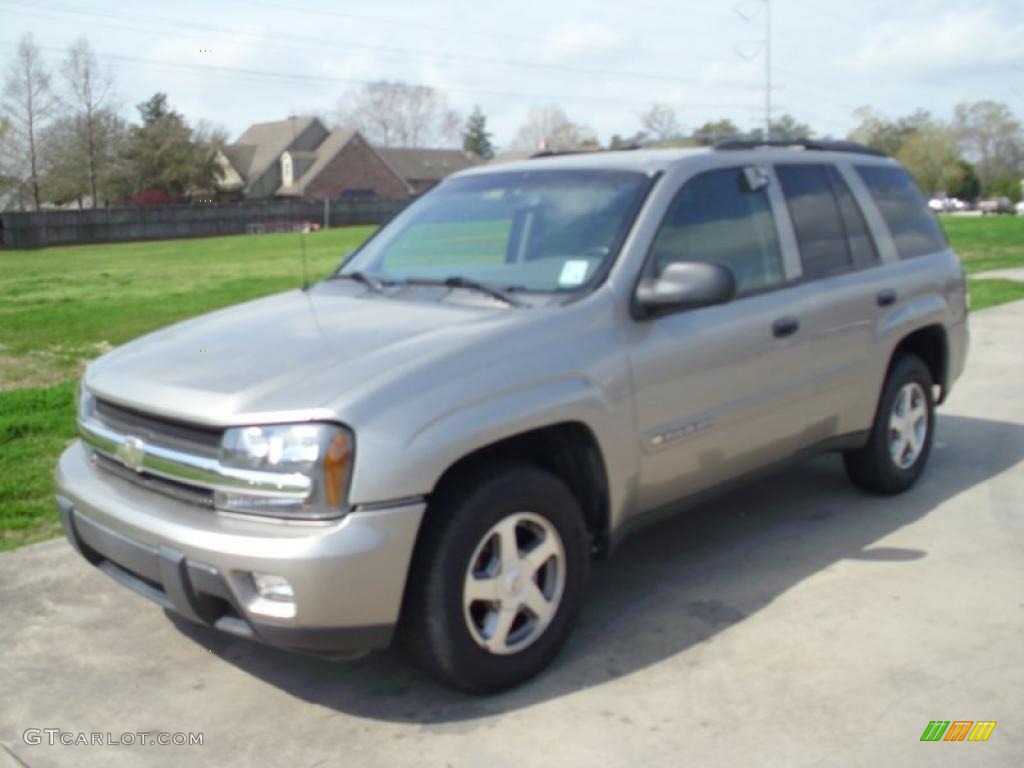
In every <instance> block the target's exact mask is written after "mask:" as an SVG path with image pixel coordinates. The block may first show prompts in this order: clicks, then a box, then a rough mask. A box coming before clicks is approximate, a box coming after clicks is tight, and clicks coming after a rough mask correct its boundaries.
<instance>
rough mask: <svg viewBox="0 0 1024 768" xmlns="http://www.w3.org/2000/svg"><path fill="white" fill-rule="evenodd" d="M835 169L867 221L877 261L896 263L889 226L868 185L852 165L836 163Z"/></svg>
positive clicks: (894, 245) (893, 243)
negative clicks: (876, 253) (873, 241)
mask: <svg viewBox="0 0 1024 768" xmlns="http://www.w3.org/2000/svg"><path fill="white" fill-rule="evenodd" d="M835 167H836V170H837V171H839V175H840V176H842V178H843V181H845V182H846V186H848V187H849V188H850V192H852V193H853V198H854V200H856V201H857V204H858V205H859V206H860V210H861V213H863V214H864V218H865V219H866V220H867V224H868V229H870V230H871V235H872V236H873V237H874V239H875V247H876V248H877V249H878V256H879V259H880V260H881V262H882V263H883V264H894V263H896V262H898V261H899V260H900V257H899V254H898V253H897V251H896V243H895V241H894V240H893V238H892V233H891V232H890V231H889V225H888V224H886V223H885V219H883V218H882V213H881V211H879V210H878V206H877V205H876V204H875V199H874V198H873V197H872V196H871V192H870V191H869V190H868V185H867V184H865V183H864V180H863V179H862V178H861V177H860V174H859V173H857V172H856V170H855V169H854V167H853V164H852V163H849V162H845V163H836V164H835Z"/></svg>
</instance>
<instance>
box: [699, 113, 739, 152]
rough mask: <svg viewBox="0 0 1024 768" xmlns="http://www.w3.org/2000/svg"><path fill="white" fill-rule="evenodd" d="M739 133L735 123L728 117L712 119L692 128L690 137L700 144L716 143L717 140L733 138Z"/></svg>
mask: <svg viewBox="0 0 1024 768" xmlns="http://www.w3.org/2000/svg"><path fill="white" fill-rule="evenodd" d="M739 134H740V129H739V128H737V127H736V123H734V122H733V121H732V120H729V119H728V118H725V119H722V120H713V121H710V122H707V123H704V125H702V126H700V127H699V128H697V129H696V130H694V132H693V134H692V136H691V139H692V140H693V141H694V142H695V143H697V144H699V145H702V146H707V145H710V144H717V143H718V142H719V141H726V140H728V139H735V138H736V137H737V136H739Z"/></svg>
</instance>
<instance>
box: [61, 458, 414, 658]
mask: <svg viewBox="0 0 1024 768" xmlns="http://www.w3.org/2000/svg"><path fill="white" fill-rule="evenodd" d="M56 483H57V489H58V496H57V504H58V507H59V509H60V513H61V521H62V523H63V525H64V530H65V533H66V534H67V536H68V539H69V540H70V541H71V543H72V545H73V546H74V547H75V548H76V549H77V550H78V551H79V552H80V553H81V554H82V555H83V557H85V559H86V560H88V561H89V562H90V563H92V564H93V565H95V566H97V567H98V568H99V569H100V570H102V571H103V572H104V573H106V574H107V575H109V576H111V577H112V578H114V579H115V580H117V581H118V582H120V583H121V584H123V585H125V586H128V587H130V588H132V589H134V590H135V591H136V592H138V593H139V594H141V595H143V596H145V597H147V598H149V599H151V600H153V601H154V602H157V603H159V604H160V605H162V606H164V607H165V608H167V609H170V610H172V611H174V612H176V613H178V614H180V615H182V616H184V617H185V618H188V619H190V620H192V621H195V622H198V623H202V624H206V625H209V626H212V627H215V628H217V629H220V630H223V631H225V632H229V633H231V634H234V635H239V636H242V637H246V638H250V639H252V640H256V641H259V642H263V643H266V644H269V645H274V646H279V647H285V648H290V649H295V650H306V651H314V652H321V653H345V652H349V651H355V650H366V649H370V648H380V647H384V646H386V645H388V644H389V643H390V641H391V637H392V634H393V632H394V627H395V625H396V624H397V622H398V616H399V612H400V609H401V604H402V594H403V592H404V589H405V579H406V573H407V571H408V567H409V562H410V560H411V558H412V550H413V546H414V545H415V541H416V534H417V532H418V530H419V524H420V520H421V519H422V516H423V511H424V507H425V504H424V503H423V502H414V503H408V504H403V505H401V506H395V507H392V508H387V509H374V510H373V511H353V512H351V513H349V514H348V515H347V516H345V517H344V518H342V519H341V520H339V521H333V522H324V523H285V522H280V521H271V520H261V519H251V518H244V517H240V516H230V515H224V514H221V513H218V512H215V511H213V510H211V509H209V508H204V507H199V506H196V505H193V504H188V503H185V502H181V501H177V500H175V499H172V498H169V497H165V496H163V495H161V494H157V493H154V492H152V491H149V490H147V489H145V488H141V487H139V486H136V485H135V484H133V483H130V482H128V481H126V480H123V479H121V478H118V477H116V476H114V475H112V474H110V473H108V472H106V471H104V470H102V469H100V468H98V467H96V466H94V465H93V464H92V462H91V461H90V459H89V458H88V455H87V453H86V451H85V449H84V447H83V446H82V444H81V443H80V442H78V441H76V442H75V443H74V444H73V445H72V446H71V447H70V448H68V449H67V450H66V451H65V452H64V454H63V456H61V459H60V463H59V464H58V466H57V472H56ZM252 572H260V573H270V574H275V575H278V576H282V577H284V578H285V579H287V580H288V582H289V583H290V584H291V586H292V589H293V590H294V593H295V600H294V603H293V604H292V605H288V604H281V603H277V602H274V601H268V600H265V599H263V598H261V597H260V596H259V595H258V594H257V593H256V591H255V589H254V588H253V585H252V579H251V576H250V574H251V573H252Z"/></svg>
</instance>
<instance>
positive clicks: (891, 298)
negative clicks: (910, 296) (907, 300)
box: [875, 290, 896, 307]
mask: <svg viewBox="0 0 1024 768" xmlns="http://www.w3.org/2000/svg"><path fill="white" fill-rule="evenodd" d="M875 301H876V302H877V303H878V306H880V307H891V306H892V305H893V304H895V303H896V291H893V290H885V291H879V292H878V295H877V296H875Z"/></svg>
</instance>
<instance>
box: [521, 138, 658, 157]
mask: <svg viewBox="0 0 1024 768" xmlns="http://www.w3.org/2000/svg"><path fill="white" fill-rule="evenodd" d="M643 148H644V147H643V145H642V144H637V143H636V142H634V143H632V144H626V145H623V146H621V147H614V148H613V147H585V148H583V149H541V150H539V151H537V152H534V153H533V154H532V155H530V156H529V157H528V158H527V159H528V160H536V159H538V158H541V157H562V156H564V155H593V154H598V153H601V152H626V151H629V150H635V149H643Z"/></svg>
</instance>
